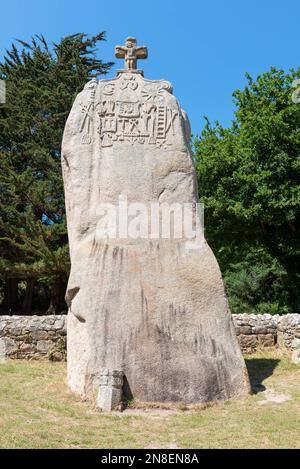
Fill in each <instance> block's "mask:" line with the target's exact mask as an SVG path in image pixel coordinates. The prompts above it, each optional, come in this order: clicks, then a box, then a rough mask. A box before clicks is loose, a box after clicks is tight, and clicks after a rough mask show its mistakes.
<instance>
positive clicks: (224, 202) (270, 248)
mask: <svg viewBox="0 0 300 469" xmlns="http://www.w3.org/2000/svg"><path fill="white" fill-rule="evenodd" d="M299 76H300V69H298V70H296V71H295V70H291V71H290V72H289V73H284V72H283V71H282V70H277V69H276V68H271V70H270V71H269V72H267V73H264V74H263V75H260V76H258V77H257V80H256V81H254V80H253V79H252V78H251V76H250V75H246V77H247V81H248V84H247V86H246V87H245V89H244V90H237V91H235V92H234V94H233V96H234V101H235V104H236V106H237V109H236V112H235V119H234V121H233V122H232V125H231V127H229V128H223V127H222V126H221V125H220V124H219V123H216V125H215V126H211V125H210V123H209V122H208V121H207V123H206V126H205V129H204V130H203V132H202V134H201V135H200V136H199V137H196V138H195V140H194V152H195V161H196V167H197V174H198V185H199V193H200V198H201V199H202V201H203V202H204V204H205V214H206V215H205V217H206V235H207V238H208V240H209V242H210V244H211V245H212V247H213V249H214V250H215V251H216V253H217V256H218V259H219V261H220V265H221V268H222V270H223V272H224V275H225V278H226V279H227V284H231V286H232V281H233V277H235V280H236V278H237V277H236V276H237V271H238V270H239V268H240V269H242V270H241V271H240V276H241V278H242V277H243V276H244V278H246V277H247V275H248V280H249V275H250V273H249V268H250V267H251V265H252V267H251V269H252V272H253V267H255V269H256V270H257V269H258V270H259V268H260V269H261V272H260V274H262V271H263V270H264V269H265V267H266V265H268V266H269V268H271V270H272V271H273V274H274V273H275V271H276V275H275V277H274V282H278V281H280V282H283V278H285V280H284V288H285V293H286V295H285V293H284V292H282V291H281V290H280V291H281V292H280V294H279V290H278V289H277V288H275V289H273V287H274V284H273V286H272V288H271V291H273V296H272V297H271V298H270V297H268V300H267V303H268V304H269V305H271V304H272V305H273V306H270V308H269V309H270V311H271V312H286V311H287V310H288V311H297V308H299V305H300V298H299V293H298V292H299V286H300V283H299V282H300V277H299V261H300V237H299V230H300V105H299V104H296V103H294V102H293V101H292V99H291V98H292V92H293V88H292V83H293V81H294V80H295V79H297V78H299ZM257 253H260V255H258V256H257ZM249 255H250V257H251V259H252V260H251V262H250V261H249ZM249 262H250V263H249ZM241 263H242V264H243V265H241ZM266 263H267V264H266ZM238 265H239V267H238ZM246 265H247V266H248V267H247V268H246ZM251 269H250V270H251ZM255 269H254V270H255ZM247 272H248V273H247ZM229 277H230V278H229ZM250 277H251V275H250ZM244 288H245V289H249V285H248V284H247V281H246V282H244ZM259 288H260V287H259ZM229 290H230V293H231V298H233V296H232V295H233V290H232V288H231V287H230V288H229ZM248 291H249V290H248ZM263 295H266V291H265V292H264V293H263V292H262V291H261V292H260V294H259V295H258V297H255V298H253V299H252V300H249V301H248V309H252V310H254V311H257V306H258V305H259V304H260V303H264V297H263ZM278 295H279V296H278ZM279 297H280V298H279ZM235 301H236V300H235ZM283 302H285V306H284V304H283ZM246 304H247V301H246V303H245V306H246ZM276 304H278V308H277V310H276V307H274V305H276ZM264 309H265V311H266V310H268V307H267V305H265V306H264ZM258 310H259V308H258ZM237 312H238V311H237Z"/></svg>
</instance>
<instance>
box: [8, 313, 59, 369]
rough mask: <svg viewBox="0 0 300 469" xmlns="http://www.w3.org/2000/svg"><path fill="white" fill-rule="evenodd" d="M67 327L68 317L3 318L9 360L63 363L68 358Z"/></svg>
mask: <svg viewBox="0 0 300 469" xmlns="http://www.w3.org/2000/svg"><path fill="white" fill-rule="evenodd" d="M66 325H67V316H66V315H59V316H0V343H1V342H2V343H3V344H5V350H6V356H7V357H9V358H22V359H40V358H49V359H51V360H55V361H61V360H64V359H65V357H66V351H65V348H66V340H65V339H66V337H65V336H66V332H67V330H66ZM0 349H1V346H0ZM0 355H1V350H0Z"/></svg>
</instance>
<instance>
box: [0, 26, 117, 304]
mask: <svg viewBox="0 0 300 469" xmlns="http://www.w3.org/2000/svg"><path fill="white" fill-rule="evenodd" d="M104 39H105V34H104V33H103V32H102V33H100V34H98V35H97V36H94V37H88V36H87V35H86V34H81V33H80V34H75V35H72V36H68V37H65V38H63V39H62V40H61V41H60V42H59V43H58V44H51V46H49V45H48V44H47V42H46V40H45V38H44V37H43V36H34V37H33V38H32V40H31V42H30V43H26V42H24V41H21V40H18V41H17V43H16V44H13V45H12V48H11V50H9V51H6V55H5V57H4V60H3V61H2V63H0V79H4V80H6V89H7V95H6V104H2V105H0V171H1V175H0V272H1V281H2V285H3V293H2V296H3V307H4V309H5V311H13V310H20V308H21V309H22V307H23V311H26V312H27V313H28V312H30V311H31V309H32V297H33V299H34V302H35V307H41V308H44V309H45V307H46V304H45V302H47V301H48V303H49V301H50V305H48V310H49V312H50V311H52V312H53V311H58V310H59V309H60V308H61V307H63V295H64V290H65V286H66V281H67V277H68V271H69V253H68V244H67V241H68V240H67V231H66V220H65V209H64V194H63V185H62V177H61V167H60V152H61V141H62V134H63V129H64V125H65V121H66V118H67V116H68V113H69V111H70V109H71V106H72V103H73V101H74V99H75V96H76V94H77V93H78V92H79V91H81V89H82V88H83V86H84V85H85V83H86V82H87V81H88V80H89V79H91V78H93V77H96V76H98V75H101V74H105V73H107V72H108V70H109V69H110V67H111V65H112V63H103V62H102V61H101V60H99V59H98V58H97V57H96V52H95V46H96V44H97V43H98V41H103V40H104ZM17 46H18V47H17ZM33 292H34V294H33ZM20 303H22V304H20ZM46 308H47V307H46Z"/></svg>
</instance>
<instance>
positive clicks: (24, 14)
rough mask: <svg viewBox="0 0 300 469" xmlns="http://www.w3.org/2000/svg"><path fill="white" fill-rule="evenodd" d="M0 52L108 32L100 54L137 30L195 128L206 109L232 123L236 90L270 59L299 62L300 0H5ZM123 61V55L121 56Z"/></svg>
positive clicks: (149, 70) (106, 55)
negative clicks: (38, 38)
mask: <svg viewBox="0 0 300 469" xmlns="http://www.w3.org/2000/svg"><path fill="white" fill-rule="evenodd" d="M0 12H1V28H0V57H1V56H2V55H3V51H4V49H5V48H8V47H9V46H10V44H11V42H12V41H13V39H14V38H16V37H17V38H21V39H24V40H28V39H29V38H30V36H31V35H33V34H35V33H42V34H44V36H45V37H46V38H47V40H48V41H52V40H53V41H58V40H59V39H60V38H61V37H62V36H65V35H68V34H73V33H76V32H86V33H88V34H96V33H97V32H100V31H103V30H105V31H107V41H106V42H105V43H102V44H101V45H100V47H99V57H101V58H102V59H103V60H114V46H115V45H116V44H123V42H124V39H125V38H126V37H127V36H129V35H132V36H135V37H136V38H137V39H138V42H139V43H140V44H144V45H146V46H148V50H149V58H148V60H144V61H140V67H141V68H143V69H144V71H145V77H146V78H150V79H158V78H164V79H167V80H169V81H170V82H172V84H173V87H174V94H175V95H176V97H177V98H178V99H179V101H180V103H181V106H182V107H183V108H184V109H185V110H186V111H187V112H188V115H189V117H190V121H191V125H192V131H193V133H195V134H196V133H198V132H200V131H201V129H202V128H203V124H204V121H203V116H204V115H206V116H208V118H209V119H210V120H211V121H214V120H216V119H218V120H219V121H220V122H221V123H222V124H223V125H230V122H231V119H232V118H233V112H234V105H233V103H232V96H231V95H232V92H233V90H234V89H236V88H241V87H243V86H244V85H245V83H246V80H245V78H244V74H245V72H246V71H247V72H249V73H250V74H251V75H253V76H256V75H257V74H259V73H263V72H264V71H266V70H268V69H269V68H270V67H271V66H276V67H279V68H283V69H285V70H288V69H289V68H291V67H294V68H297V67H298V66H299V65H300V55H299V30H300V2H299V0H285V1H282V0H281V1H278V0H273V1H271V0H260V1H259V0H249V1H244V0H240V1H238V0H224V1H221V0H214V1H209V0H207V1H203V0H147V1H144V0H137V1H135V2H133V1H128V0H127V1H126V0H88V1H83V0H43V1H41V0H8V1H5V2H4V1H2V2H1V10H0ZM115 61H116V66H115V67H114V69H113V70H112V71H111V73H110V76H114V75H115V69H116V68H122V67H123V65H122V61H119V60H117V59H116V60H115Z"/></svg>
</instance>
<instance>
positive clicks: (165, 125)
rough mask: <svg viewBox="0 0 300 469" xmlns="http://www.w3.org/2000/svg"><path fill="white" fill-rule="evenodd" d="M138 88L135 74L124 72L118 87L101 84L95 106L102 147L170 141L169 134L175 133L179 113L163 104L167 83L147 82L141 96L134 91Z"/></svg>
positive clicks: (167, 142) (159, 144)
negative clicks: (126, 143) (100, 97)
mask: <svg viewBox="0 0 300 469" xmlns="http://www.w3.org/2000/svg"><path fill="white" fill-rule="evenodd" d="M137 87H138V82H137V80H136V76H135V75H132V74H127V73H125V74H124V75H123V76H122V79H121V80H120V82H119V87H118V88H117V86H116V85H115V84H114V83H112V84H106V85H105V86H104V87H103V91H102V99H101V101H100V102H99V103H98V104H97V105H96V114H97V119H98V122H97V131H98V133H99V136H100V146H101V147H103V148H106V147H111V146H112V145H113V144H114V142H128V143H132V144H133V143H135V142H137V143H140V144H149V145H156V146H163V145H170V144H171V143H170V142H169V141H168V136H170V137H171V136H174V135H175V127H174V124H175V119H176V117H177V116H178V112H177V111H174V110H173V109H171V108H170V107H169V106H167V105H166V104H165V96H164V92H165V91H166V90H167V91H170V85H169V84H168V83H163V84H162V83H158V84H157V83H146V84H144V86H143V88H142V90H141V93H140V94H141V97H140V98H139V96H137V95H136V93H135V90H136V89H137ZM125 90H126V91H125Z"/></svg>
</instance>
